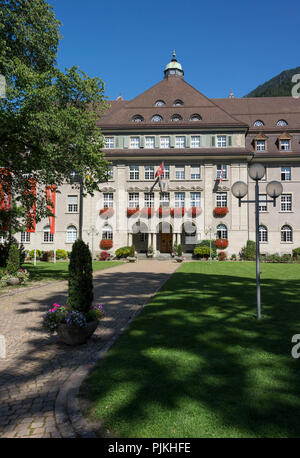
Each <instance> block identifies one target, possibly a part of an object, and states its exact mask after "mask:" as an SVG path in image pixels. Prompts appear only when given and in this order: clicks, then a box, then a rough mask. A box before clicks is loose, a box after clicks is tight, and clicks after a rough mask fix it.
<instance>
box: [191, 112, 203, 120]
mask: <svg viewBox="0 0 300 458" xmlns="http://www.w3.org/2000/svg"><path fill="white" fill-rule="evenodd" d="M201 119H202V118H201V116H200V115H199V114H198V113H194V114H192V115H191V117H190V121H201Z"/></svg>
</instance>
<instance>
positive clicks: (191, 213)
mask: <svg viewBox="0 0 300 458" xmlns="http://www.w3.org/2000/svg"><path fill="white" fill-rule="evenodd" d="M201 213H202V208H200V207H191V208H189V209H188V215H189V216H191V217H192V218H195V217H196V216H199V215H201Z"/></svg>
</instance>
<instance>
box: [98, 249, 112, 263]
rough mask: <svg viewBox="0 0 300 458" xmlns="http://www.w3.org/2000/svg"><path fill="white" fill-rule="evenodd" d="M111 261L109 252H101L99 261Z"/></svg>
mask: <svg viewBox="0 0 300 458" xmlns="http://www.w3.org/2000/svg"><path fill="white" fill-rule="evenodd" d="M109 259H110V253H108V252H107V251H101V253H100V254H99V261H106V260H108V261H109Z"/></svg>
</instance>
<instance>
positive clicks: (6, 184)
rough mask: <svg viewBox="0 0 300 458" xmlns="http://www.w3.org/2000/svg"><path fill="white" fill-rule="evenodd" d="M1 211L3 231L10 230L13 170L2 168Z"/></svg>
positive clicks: (0, 187) (0, 186)
mask: <svg viewBox="0 0 300 458" xmlns="http://www.w3.org/2000/svg"><path fill="white" fill-rule="evenodd" d="M0 177H1V179H0V213H1V216H2V218H1V219H2V225H1V230H2V231H9V226H10V214H8V213H6V212H9V211H10V210H11V172H9V171H8V170H5V169H0Z"/></svg>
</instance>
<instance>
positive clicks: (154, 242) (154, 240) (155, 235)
mask: <svg viewBox="0 0 300 458" xmlns="http://www.w3.org/2000/svg"><path fill="white" fill-rule="evenodd" d="M156 245H157V234H156V232H155V233H154V234H153V251H154V253H155V252H156V251H157V248H156Z"/></svg>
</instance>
